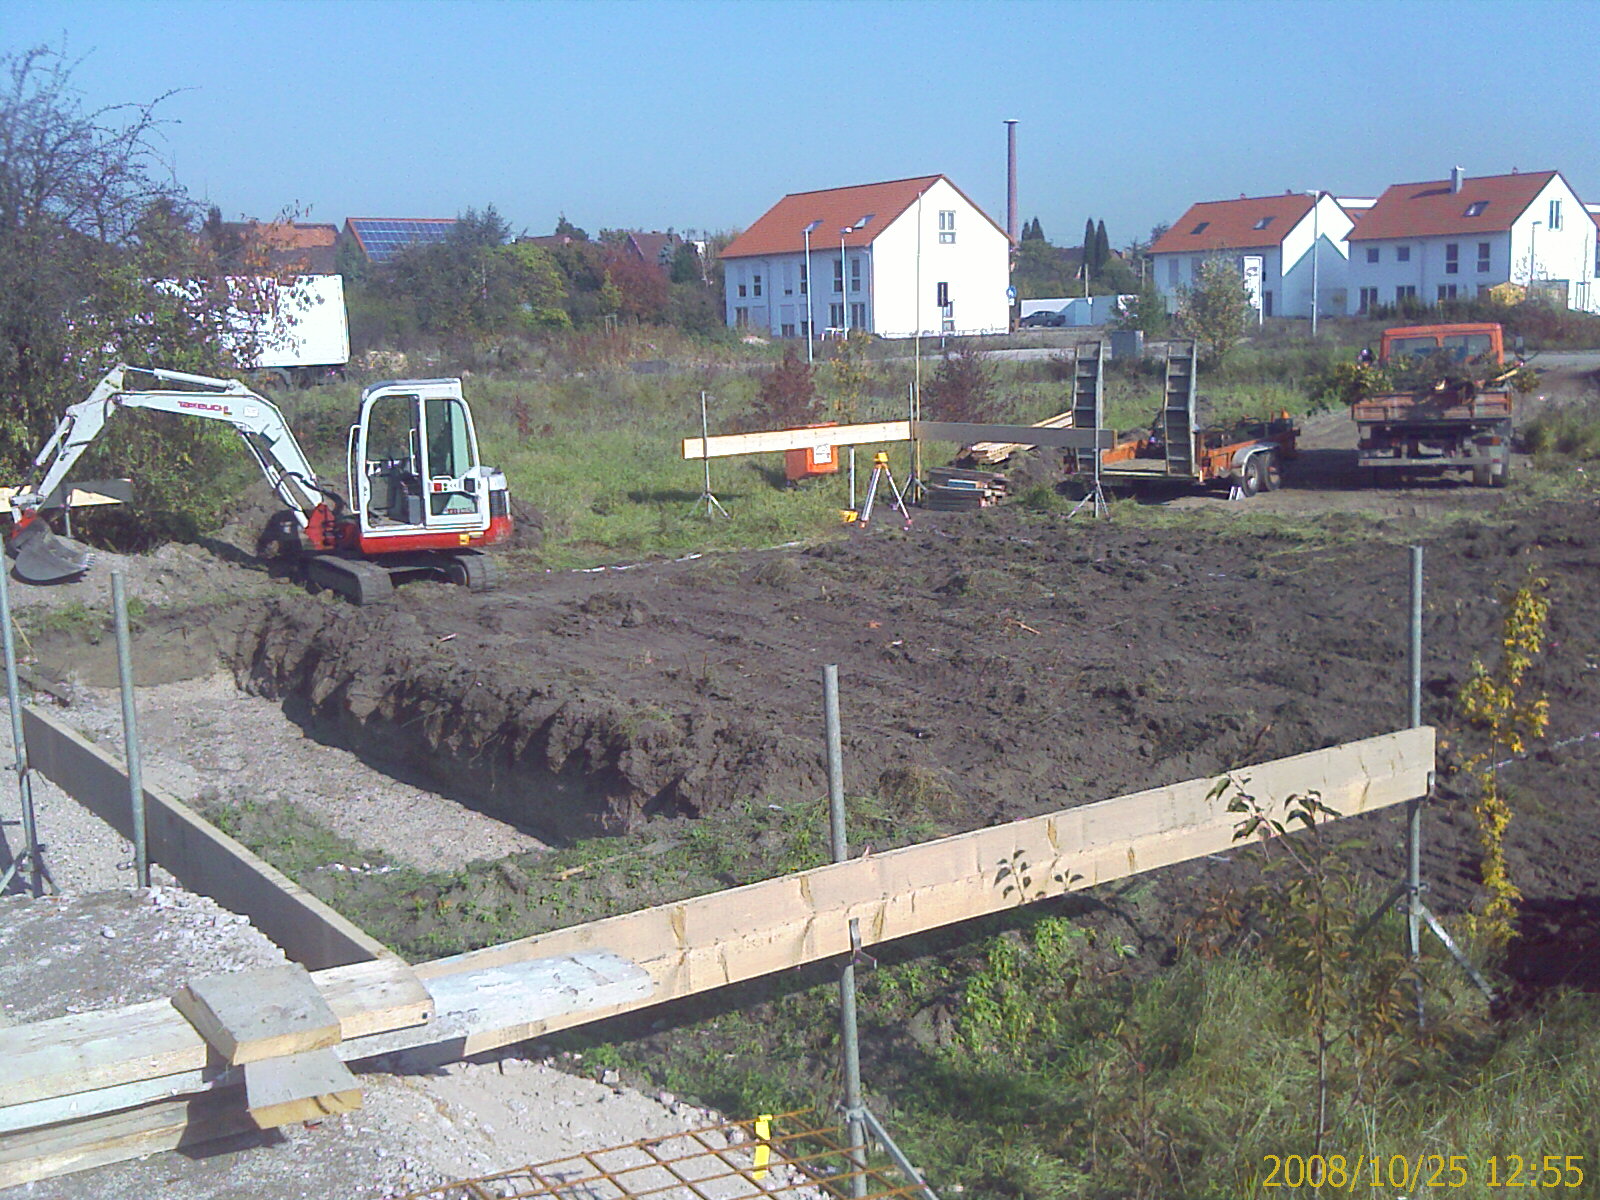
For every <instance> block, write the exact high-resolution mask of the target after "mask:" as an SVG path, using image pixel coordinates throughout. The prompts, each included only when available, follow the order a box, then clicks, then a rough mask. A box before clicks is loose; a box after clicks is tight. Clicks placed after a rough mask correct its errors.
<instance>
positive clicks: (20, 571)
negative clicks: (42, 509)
mask: <svg viewBox="0 0 1600 1200" xmlns="http://www.w3.org/2000/svg"><path fill="white" fill-rule="evenodd" d="M6 553H7V554H9V555H10V556H11V557H12V558H14V559H16V561H17V565H16V573H17V578H18V579H21V580H23V581H25V582H27V583H60V582H62V581H63V580H67V579H76V578H77V577H78V576H79V575H82V574H83V573H84V572H85V571H87V570H88V569H89V547H87V546H85V545H84V544H83V543H82V542H74V541H72V540H70V539H68V538H63V537H57V536H56V535H55V534H54V533H52V532H51V530H50V526H49V525H47V524H46V523H45V522H44V520H43V519H42V518H40V517H34V518H33V519H32V520H29V521H25V522H24V523H23V524H21V525H19V526H18V527H17V528H16V530H14V531H13V532H12V534H11V536H10V537H9V538H8V539H7V540H6Z"/></svg>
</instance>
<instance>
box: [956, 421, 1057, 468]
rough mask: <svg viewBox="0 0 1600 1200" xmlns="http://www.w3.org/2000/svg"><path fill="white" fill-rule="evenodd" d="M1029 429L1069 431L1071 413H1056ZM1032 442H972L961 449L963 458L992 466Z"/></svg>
mask: <svg viewBox="0 0 1600 1200" xmlns="http://www.w3.org/2000/svg"><path fill="white" fill-rule="evenodd" d="M1031 428H1037V429H1070V428H1072V413H1071V411H1070V410H1069V411H1067V412H1064V413H1057V414H1056V415H1055V416H1053V417H1046V418H1045V419H1044V420H1042V421H1035V422H1034V423H1033V425H1032V426H1031ZM1034 445H1035V443H1033V442H973V443H972V444H971V445H968V446H964V447H962V450H961V453H962V456H963V457H969V458H972V459H973V460H974V461H976V462H981V463H985V464H993V463H997V462H1002V461H1004V460H1005V459H1007V458H1010V457H1011V456H1012V455H1013V454H1015V453H1016V452H1017V451H1018V450H1028V449H1031V448H1032V447H1033V446H1034Z"/></svg>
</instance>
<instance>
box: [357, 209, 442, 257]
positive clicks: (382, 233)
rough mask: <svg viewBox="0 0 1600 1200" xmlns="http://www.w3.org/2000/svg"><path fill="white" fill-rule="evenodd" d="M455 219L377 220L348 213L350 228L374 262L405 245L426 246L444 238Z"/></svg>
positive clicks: (393, 254) (393, 253)
mask: <svg viewBox="0 0 1600 1200" xmlns="http://www.w3.org/2000/svg"><path fill="white" fill-rule="evenodd" d="M455 226H456V223H455V222H454V221H443V220H434V219H425V218H419V219H415V220H410V219H405V218H399V219H393V220H380V219H376V218H372V217H351V218H350V228H351V229H352V230H353V231H354V232H355V235H356V236H357V237H358V238H360V239H361V245H362V247H363V248H364V249H365V250H366V252H367V257H368V258H369V259H371V260H372V261H373V262H375V263H382V262H388V261H389V259H391V258H393V257H394V256H395V254H397V253H398V252H399V251H401V250H403V249H404V248H405V247H407V246H417V245H422V246H428V245H434V244H436V243H438V242H442V241H444V240H445V239H446V238H447V237H449V236H450V231H451V230H452V229H454V228H455Z"/></svg>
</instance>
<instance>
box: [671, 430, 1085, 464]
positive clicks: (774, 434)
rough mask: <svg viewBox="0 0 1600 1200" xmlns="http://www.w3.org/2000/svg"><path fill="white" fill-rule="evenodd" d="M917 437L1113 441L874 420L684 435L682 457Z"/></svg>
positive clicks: (1068, 433) (1075, 443) (1034, 442)
mask: <svg viewBox="0 0 1600 1200" xmlns="http://www.w3.org/2000/svg"><path fill="white" fill-rule="evenodd" d="M913 437H917V438H921V439H923V440H926V441H933V442H956V443H958V444H960V445H963V446H966V445H970V444H971V443H973V442H1017V443H1019V444H1021V445H1025V446H1064V447H1068V448H1072V449H1077V450H1085V449H1092V448H1093V447H1094V446H1095V445H1096V444H1098V445H1099V446H1100V447H1101V448H1102V449H1107V448H1109V447H1110V446H1111V445H1112V443H1113V442H1114V441H1115V440H1116V437H1115V435H1114V434H1113V433H1112V432H1111V431H1110V430H1109V429H1057V428H1052V427H1048V426H1043V425H978V424H973V423H971V422H967V421H877V422H874V423H872V424H868V425H818V426H813V427H808V428H805V429H773V430H768V431H766V432H763V433H724V434H718V435H717V436H716V437H711V438H697V437H691V438H684V439H683V457H684V458H686V459H696V460H698V459H702V458H726V457H728V456H729V455H734V454H770V453H773V452H775V451H779V450H804V449H807V448H809V447H812V446H860V445H865V444H867V443H869V442H904V441H909V440H910V439H911V438H913Z"/></svg>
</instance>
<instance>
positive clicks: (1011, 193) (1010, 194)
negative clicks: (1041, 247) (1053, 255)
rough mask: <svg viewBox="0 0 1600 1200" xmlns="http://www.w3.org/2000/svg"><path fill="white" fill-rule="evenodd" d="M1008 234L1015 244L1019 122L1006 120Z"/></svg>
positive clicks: (1016, 237)
mask: <svg viewBox="0 0 1600 1200" xmlns="http://www.w3.org/2000/svg"><path fill="white" fill-rule="evenodd" d="M1006 235H1007V236H1008V237H1010V239H1011V244H1012V245H1013V246H1015V245H1016V244H1017V243H1018V242H1019V241H1020V240H1021V239H1020V238H1019V237H1018V236H1017V123H1016V122H1015V121H1007V122H1006Z"/></svg>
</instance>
